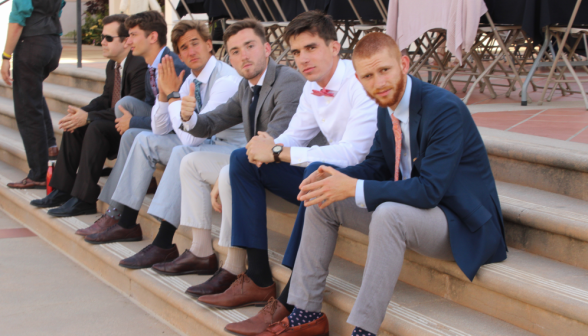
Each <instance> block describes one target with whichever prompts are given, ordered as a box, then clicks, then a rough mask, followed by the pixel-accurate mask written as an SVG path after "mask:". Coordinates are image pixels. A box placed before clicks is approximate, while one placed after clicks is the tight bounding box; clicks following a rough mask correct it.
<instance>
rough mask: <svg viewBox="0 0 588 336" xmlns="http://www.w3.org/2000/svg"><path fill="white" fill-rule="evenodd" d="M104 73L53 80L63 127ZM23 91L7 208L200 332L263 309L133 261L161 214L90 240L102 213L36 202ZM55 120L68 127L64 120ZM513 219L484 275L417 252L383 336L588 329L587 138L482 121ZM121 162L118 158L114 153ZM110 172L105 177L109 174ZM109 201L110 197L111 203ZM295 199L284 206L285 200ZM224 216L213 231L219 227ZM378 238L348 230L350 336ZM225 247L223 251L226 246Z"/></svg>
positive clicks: (180, 325)
mask: <svg viewBox="0 0 588 336" xmlns="http://www.w3.org/2000/svg"><path fill="white" fill-rule="evenodd" d="M103 81H104V74H103V72H102V71H98V70H95V69H82V70H81V69H76V68H73V67H67V66H61V67H60V68H59V69H57V70H56V71H55V72H54V73H53V74H52V75H51V76H50V77H49V78H48V79H47V81H46V84H45V95H46V98H47V103H48V105H49V108H50V110H51V111H54V112H52V116H53V121H54V125H56V123H57V121H58V120H59V118H60V117H62V116H63V114H62V113H63V112H64V111H65V110H66V107H67V105H70V104H71V105H76V106H82V105H85V104H87V102H88V101H89V100H90V99H91V98H93V97H94V96H96V95H98V93H99V92H101V90H102V86H103ZM11 98H12V90H11V89H10V88H9V87H7V86H6V85H5V84H4V83H0V160H1V162H0V206H2V207H3V208H4V209H5V210H6V211H7V212H9V213H11V214H12V215H13V216H14V217H15V218H17V219H18V220H19V221H21V222H22V223H23V225H26V226H27V227H29V228H30V229H32V230H34V231H35V232H36V233H37V234H38V235H39V236H41V237H42V238H44V239H45V240H47V241H48V242H50V243H51V244H53V245H54V246H55V247H56V248H58V249H59V250H61V251H62V252H63V253H65V254H66V255H68V256H69V257H70V258H72V259H73V260H76V261H77V262H78V263H79V264H80V265H82V266H83V267H85V268H86V269H87V270H88V271H90V272H92V273H93V274H95V275H96V276H97V277H99V278H100V279H102V280H103V281H105V282H107V283H108V284H110V285H111V286H112V287H114V288H116V289H117V290H119V291H120V292H121V293H122V294H123V295H126V296H129V297H131V298H132V299H133V300H135V301H136V302H137V304H139V305H140V306H142V307H143V308H144V309H146V310H148V311H150V312H151V313H153V314H155V315H156V316H158V317H159V318H161V319H162V320H164V321H166V322H167V323H169V324H170V325H172V326H173V327H175V328H176V329H177V330H180V331H181V332H183V333H185V334H189V335H228V333H226V332H225V331H224V330H223V328H224V326H225V325H226V324H227V323H230V322H234V321H240V320H243V319H246V318H247V317H249V316H252V315H254V314H255V313H256V312H257V311H258V310H259V308H254V307H249V308H241V309H236V310H222V309H215V308H209V307H206V306H203V305H200V304H199V303H198V302H197V301H195V300H193V299H192V298H190V297H189V296H187V295H186V294H184V290H185V289H186V288H187V287H189V286H191V285H194V284H198V283H201V282H204V281H205V280H206V279H207V278H208V276H197V275H187V276H180V277H166V276H161V275H159V274H156V273H155V272H153V271H151V270H138V271H137V270H128V269H125V268H121V267H119V266H118V262H119V260H120V259H122V258H125V257H127V256H130V255H132V254H134V253H135V252H137V251H139V250H140V249H141V248H143V247H144V246H145V245H146V244H148V243H149V242H150V241H151V240H152V239H153V237H154V235H155V233H156V232H157V230H158V224H159V223H158V222H157V221H155V220H154V219H153V218H152V217H151V216H149V215H147V213H146V210H147V208H148V205H149V203H150V201H151V197H150V196H148V197H147V198H146V199H145V201H144V205H143V207H142V209H141V211H140V218H139V222H140V223H141V226H142V228H143V233H144V236H145V239H144V240H143V241H141V242H133V243H113V244H107V245H99V246H95V245H90V244H87V243H85V242H84V241H83V240H82V239H81V237H79V236H76V235H75V234H74V232H75V230H76V229H78V228H81V227H86V226H88V225H89V224H91V223H92V222H93V221H94V220H95V219H96V218H97V217H98V216H97V215H93V216H80V217H75V218H73V217H72V218H61V219H55V218H52V217H49V216H47V214H46V211H45V210H39V209H35V208H33V207H32V206H30V205H29V202H30V200H32V199H35V198H39V197H42V196H43V193H44V191H41V190H29V191H18V190H11V189H8V188H6V187H5V186H6V183H7V182H9V181H11V180H17V179H19V178H22V177H23V175H24V174H23V171H28V168H27V164H26V157H25V155H24V150H23V147H22V143H21V140H20V135H19V134H18V131H17V130H16V127H15V125H16V123H15V121H14V109H13V107H12V100H11ZM54 128H55V132H56V136H60V130H58V129H57V127H54ZM481 133H482V136H483V138H484V141H485V144H486V147H487V150H488V153H489V156H490V160H491V164H492V169H493V173H494V176H495V177H496V179H497V180H498V182H497V187H498V192H499V196H500V201H501V205H502V209H503V212H504V218H505V222H506V225H505V229H506V235H507V242H508V245H509V249H510V252H509V254H508V259H507V260H506V261H505V262H503V263H498V264H492V265H486V266H484V267H482V268H481V269H480V271H479V273H478V275H477V276H476V278H475V279H474V281H473V282H470V281H468V280H467V278H466V277H465V276H464V275H463V274H462V273H461V271H460V270H459V268H458V267H457V265H456V264H455V263H453V262H444V261H439V260H435V259H432V258H427V257H424V256H421V255H418V254H417V253H414V252H412V251H407V253H406V255H405V262H404V266H403V269H402V273H401V275H400V280H401V282H399V283H398V285H397V288H396V291H395V293H394V297H393V298H392V301H391V302H390V304H389V306H388V312H387V314H386V318H385V320H384V323H383V324H382V326H381V329H380V333H379V334H380V335H528V334H539V335H586V334H588V281H587V280H588V188H587V187H588V148H586V146H585V145H580V144H573V143H567V142H563V141H557V140H551V139H544V138H538V137H533V136H525V135H521V134H513V133H507V132H502V131H496V130H491V129H481ZM110 164H112V163H110ZM162 169H163V167H160V168H158V171H157V173H156V178H159V177H160V176H161V173H162ZM103 182H104V181H101V183H103ZM273 208H274V207H272V206H270V208H269V209H268V221H269V229H270V230H269V247H270V256H271V260H272V271H273V274H274V278H275V280H276V281H277V283H278V287H279V288H280V289H281V288H282V287H283V286H284V285H285V283H286V282H287V280H288V278H289V276H290V270H288V269H286V268H285V267H283V266H281V265H280V262H281V259H282V254H283V253H284V251H285V248H286V245H287V242H288V237H289V235H290V232H291V229H292V226H293V223H294V218H295V214H294V213H293V212H292V211H291V209H290V210H287V211H285V212H284V211H283V212H280V211H277V210H273ZM99 209H102V210H105V209H106V205H105V204H99ZM282 209H283V208H282ZM219 223H220V217H219V216H218V215H216V217H215V224H216V225H217V226H214V227H213V233H215V234H217V233H218V224H219ZM190 242H191V233H190V231H189V230H187V229H186V228H183V227H180V229H179V230H178V233H177V234H176V237H175V243H176V244H178V247H179V248H180V250H181V251H182V250H183V249H184V248H187V247H189V245H190ZM367 243H368V237H367V236H365V235H363V234H360V233H358V232H356V231H353V230H350V229H346V228H341V230H340V231H339V239H338V244H337V248H336V251H335V254H336V257H335V258H334V260H333V262H332V263H331V266H330V271H331V273H330V275H329V278H328V279H327V289H326V292H325V302H324V304H323V311H325V312H326V313H327V314H328V317H329V321H330V326H331V334H332V335H341V336H346V335H350V333H351V330H352V329H353V326H351V325H348V324H347V323H346V322H345V321H346V319H347V316H348V314H349V312H350V311H351V308H352V306H353V303H354V302H355V298H356V296H357V293H358V290H359V286H360V285H361V277H362V273H363V266H364V263H365V259H366V254H367ZM214 247H215V250H216V251H217V252H218V254H219V256H220V258H221V260H222V259H224V258H225V256H226V249H224V248H222V247H220V246H218V244H216V240H215V246H214Z"/></svg>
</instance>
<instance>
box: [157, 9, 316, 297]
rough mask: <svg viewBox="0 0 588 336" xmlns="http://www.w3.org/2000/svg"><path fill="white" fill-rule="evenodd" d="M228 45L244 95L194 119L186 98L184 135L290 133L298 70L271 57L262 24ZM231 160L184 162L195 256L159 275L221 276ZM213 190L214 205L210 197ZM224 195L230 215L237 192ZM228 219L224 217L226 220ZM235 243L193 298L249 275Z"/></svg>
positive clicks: (245, 28) (185, 206) (241, 26)
mask: <svg viewBox="0 0 588 336" xmlns="http://www.w3.org/2000/svg"><path fill="white" fill-rule="evenodd" d="M223 39H224V42H225V46H226V47H227V50H228V53H229V57H230V60H231V64H232V65H233V67H235V69H237V71H238V72H239V74H241V76H243V77H244V79H243V80H242V81H241V83H240V85H239V91H238V92H237V94H235V96H234V97H233V98H231V99H229V101H228V102H227V103H226V104H223V105H221V106H219V107H218V108H217V109H216V110H214V111H212V112H210V113H207V114H205V115H202V114H200V115H197V114H193V113H192V105H191V104H193V103H192V102H191V99H190V98H184V99H183V101H182V118H183V119H184V120H185V122H184V124H183V127H184V129H185V130H189V133H190V134H192V135H195V136H198V137H208V136H211V135H213V134H215V133H217V132H219V131H222V130H224V129H226V128H228V127H231V126H233V125H236V124H238V123H241V122H242V123H243V126H244V128H245V135H246V137H247V140H250V139H251V138H252V137H253V136H254V135H255V134H257V132H260V131H261V132H267V133H269V134H271V135H272V136H279V135H280V134H282V132H283V131H284V130H285V129H286V128H287V127H288V124H289V122H290V119H291V118H292V116H293V115H294V113H295V111H296V108H297V106H298V99H299V97H300V95H301V93H302V87H303V86H304V83H305V80H304V78H303V77H302V76H301V75H300V74H299V73H298V72H297V71H296V70H294V69H292V68H289V67H287V66H282V65H277V64H276V63H275V62H274V61H273V60H272V59H271V58H270V57H269V55H270V53H271V49H270V45H269V43H267V42H266V40H265V35H264V32H263V28H262V27H261V25H260V24H259V22H257V21H253V20H243V21H240V22H238V23H234V24H232V25H231V26H229V27H228V28H227V30H226V31H225V35H224V37H223ZM229 159H230V155H229V154H226V153H218V152H212V151H206V152H204V151H200V152H196V153H191V154H189V155H187V156H186V157H184V159H183V160H182V164H181V167H180V179H181V186H182V197H181V199H182V205H181V219H180V224H182V225H186V226H189V227H191V228H192V237H193V243H192V246H191V248H190V250H188V251H186V252H185V253H184V254H183V255H182V256H180V257H179V258H178V259H176V260H174V261H173V262H170V263H162V264H156V265H154V266H153V269H154V270H155V271H157V272H159V273H163V274H167V275H179V274H186V273H197V274H207V273H208V274H212V273H215V272H216V271H217V268H218V266H217V259H216V256H215V254H214V253H213V250H212V238H211V225H212V223H211V216H212V209H213V208H214V209H215V210H216V211H220V210H221V205H220V204H219V203H218V202H217V201H216V200H217V196H218V185H219V182H218V181H220V180H222V179H227V178H228V169H227V168H228V166H227V165H228V164H229ZM223 167H225V168H223ZM217 180H218V181H217ZM215 182H216V184H215ZM213 184H214V185H215V186H214V188H213V191H212V194H213V195H215V197H214V201H213V200H211V196H210V195H211V185H213ZM220 184H221V185H223V183H220ZM225 184H226V185H228V183H225ZM222 195H223V198H222V205H223V207H222V208H223V210H225V209H226V210H225V211H229V210H230V209H231V206H230V203H231V200H230V198H231V196H230V195H231V192H230V191H228V192H224V191H223V193H222ZM226 216H227V214H226V213H223V217H226ZM229 217H230V216H229ZM229 236H230V229H229ZM230 243H231V241H230V238H229V239H223V240H221V241H220V245H222V246H226V247H229V257H228V259H227V260H226V262H225V263H224V265H223V268H221V269H220V270H218V272H216V274H215V276H214V277H212V278H211V279H210V280H209V281H208V282H206V283H205V284H203V285H200V286H195V287H191V288H189V289H188V291H187V292H188V293H190V294H192V295H196V296H198V295H203V294H210V293H212V292H222V291H224V290H225V289H226V288H227V287H228V286H229V285H230V284H231V283H232V282H233V281H234V280H235V279H236V278H237V275H238V274H239V273H241V272H242V271H243V270H242V269H241V267H242V265H244V264H245V263H244V260H243V261H241V259H243V258H244V254H243V253H240V249H237V250H233V248H231V247H230V246H231V245H230ZM235 252H236V253H235ZM235 267H236V268H235Z"/></svg>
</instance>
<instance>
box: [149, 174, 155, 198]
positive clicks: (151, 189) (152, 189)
mask: <svg viewBox="0 0 588 336" xmlns="http://www.w3.org/2000/svg"><path fill="white" fill-rule="evenodd" d="M156 191H157V180H156V179H155V177H152V178H151V182H149V187H148V188H147V195H152V194H155V192H156Z"/></svg>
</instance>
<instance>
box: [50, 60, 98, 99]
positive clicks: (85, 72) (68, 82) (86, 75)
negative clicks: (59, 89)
mask: <svg viewBox="0 0 588 336" xmlns="http://www.w3.org/2000/svg"><path fill="white" fill-rule="evenodd" d="M105 81H106V72H105V70H104V69H96V68H88V67H84V68H78V67H77V66H75V65H69V64H60V65H59V67H58V68H57V69H55V71H53V72H52V73H51V74H50V75H49V77H47V79H45V83H51V84H58V85H63V86H67V87H71V88H78V89H83V90H88V91H91V92H94V93H98V94H102V92H103V91H104V82H105Z"/></svg>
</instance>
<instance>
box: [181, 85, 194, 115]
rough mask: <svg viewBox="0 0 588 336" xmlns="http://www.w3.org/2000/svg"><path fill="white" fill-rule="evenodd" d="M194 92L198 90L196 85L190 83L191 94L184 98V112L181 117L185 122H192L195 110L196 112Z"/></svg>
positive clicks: (182, 111)
mask: <svg viewBox="0 0 588 336" xmlns="http://www.w3.org/2000/svg"><path fill="white" fill-rule="evenodd" d="M194 90H196V85H195V84H194V83H190V92H189V93H188V95H187V96H183V97H182V110H181V113H180V116H181V118H182V121H183V122H186V121H188V120H190V118H192V115H193V114H194V110H196V96H195V95H194Z"/></svg>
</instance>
